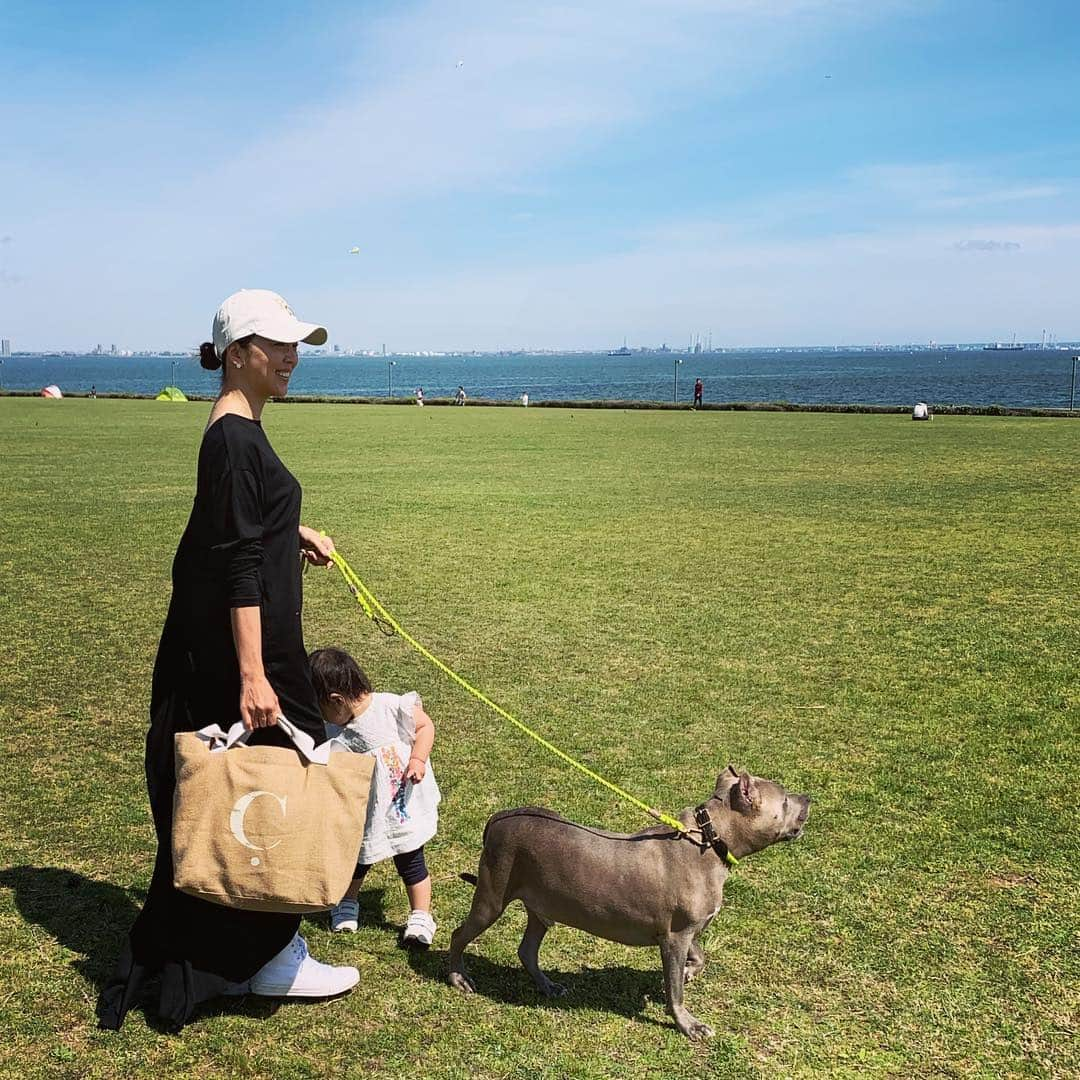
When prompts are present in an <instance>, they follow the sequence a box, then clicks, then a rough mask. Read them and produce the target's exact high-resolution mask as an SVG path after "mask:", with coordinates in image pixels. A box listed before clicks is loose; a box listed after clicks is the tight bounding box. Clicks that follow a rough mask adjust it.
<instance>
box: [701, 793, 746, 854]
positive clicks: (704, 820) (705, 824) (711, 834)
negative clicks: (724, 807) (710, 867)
mask: <svg viewBox="0 0 1080 1080" xmlns="http://www.w3.org/2000/svg"><path fill="white" fill-rule="evenodd" d="M694 820H695V821H696V822H697V826H698V828H699V829H700V830H701V840H702V843H703V845H704V846H705V847H710V848H712V849H713V851H715V852H716V854H717V855H718V856H719V857H720V858H721V859H723V860H724V862H726V863H727V864H728V866H731V867H734V866H737V865H738V863H739V860H738V859H736V858H735V856H734V855H732V854H731V851H730V850H729V848H728V846H727V844H725V843H724V841H723V840H721V839H720V837H719V836H718V835H717V832H716V829H715V827H714V826H713V823H712V815H711V814H710V813H709V808H708V807H707V806H706V805H705V804H704V803H702V804H701V805H700V806H697V807H695V808H694Z"/></svg>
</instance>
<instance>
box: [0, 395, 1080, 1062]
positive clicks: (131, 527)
mask: <svg viewBox="0 0 1080 1080" xmlns="http://www.w3.org/2000/svg"><path fill="white" fill-rule="evenodd" d="M206 413H207V406H206V405H205V404H194V403H192V404H188V405H176V404H158V403H154V402H134V401H105V400H99V401H89V400H66V401H62V402H50V401H42V400H36V399H19V400H13V399H2V398H0V477H2V489H0V512H2V522H3V529H2V532H0V635H2V641H3V644H4V658H3V666H2V668H0V723H2V724H3V729H2V730H3V733H4V738H3V750H4V753H3V757H2V758H0V976H2V981H0V1074H3V1075H18V1076H36V1075H61V1076H65V1075H67V1076H80V1077H81V1076H121V1075H123V1076H127V1075H139V1076H147V1077H156V1076H166V1075H192V1076H198V1077H200V1080H211V1078H217V1077H246V1076H266V1077H276V1078H285V1077H309V1076H324V1075H332V1076H350V1077H351V1076H356V1077H361V1076H364V1077H366V1076H380V1077H383V1076H385V1077H402V1076H412V1075H420V1076H432V1077H435V1076H437V1077H458V1076H470V1075H472V1076H481V1077H515V1078H517V1077H520V1078H525V1077H539V1076H551V1077H560V1076H569V1077H620V1078H625V1077H645V1076H657V1077H661V1076H663V1077H668V1076H686V1077H697V1076H710V1077H713V1076H715V1077H726V1076H733V1077H749V1076H783V1077H788V1076H802V1077H818V1076H852V1077H854V1076H860V1077H862V1076H869V1077H875V1076H957V1077H968V1076H995V1077H996V1076H1067V1075H1076V1073H1077V1070H1078V1069H1080V1052H1078V1031H1077V1026H1078V1021H1077V1015H1078V1010H1080V991H1078V986H1080V961H1078V955H1080V941H1078V929H1080V887H1078V869H1077V867H1078V856H1080V841H1078V837H1080V831H1078V829H1077V796H1076V777H1077V765H1078V754H1077V750H1076V743H1077V733H1078V726H1080V725H1078V722H1077V721H1078V708H1077V704H1078V702H1077V686H1078V648H1077V645H1078V633H1077V631H1078V623H1080V618H1078V609H1077V591H1078V590H1077V585H1078V570H1077V567H1078V565H1080V550H1078V549H1080V543H1078V522H1080V498H1078V483H1080V427H1078V426H1077V425H1076V424H1075V423H1073V422H1070V421H1068V420H1038V419H1026V418H961V417H949V418H939V419H938V420H936V421H935V422H934V423H932V424H913V423H911V422H910V421H909V420H907V419H906V418H905V417H900V416H880V415H879V416H862V415H831V414H783V413H780V414H777V413H708V414H701V413H698V414H692V413H677V414H674V413H660V412H640V411H635V412H629V411H627V412H624V411H616V410H612V411H606V410H586V411H580V412H578V411H569V410H542V409H529V410H524V409H518V410H512V409H476V410H470V409H450V408H442V409H437V408H428V409H409V408H402V407H380V406H365V407H350V406H336V405H298V404H297V405H289V406H271V407H270V408H269V409H268V411H267V414H266V416H265V418H264V420H265V426H266V428H267V431H268V433H269V435H270V437H271V440H272V441H273V443H274V445H275V447H276V449H277V450H278V452H279V453H280V454H281V456H282V458H283V459H284V460H285V462H286V463H287V464H288V465H289V466H290V468H291V469H292V471H293V472H294V473H295V475H296V476H297V477H298V478H299V480H300V481H301V483H302V484H303V486H304V507H305V514H304V519H305V521H306V522H307V523H308V524H312V525H317V526H320V527H322V528H324V529H325V530H326V531H327V532H329V533H330V534H331V535H332V536H333V537H334V539H335V541H336V542H337V544H338V546H339V547H340V548H341V550H342V551H343V553H344V554H345V555H346V557H347V558H348V559H349V561H350V562H351V563H352V565H353V566H354V567H355V569H356V570H357V571H358V573H359V574H360V576H361V577H362V578H363V579H364V580H365V582H366V583H367V584H368V585H369V586H370V587H371V588H372V589H373V591H374V592H375V593H376V595H378V596H379V597H380V598H381V599H382V601H383V603H384V604H386V605H387V607H388V608H389V609H390V610H391V611H392V612H393V613H394V614H395V615H396V617H397V618H398V619H399V620H400V621H401V622H402V624H403V625H404V626H405V627H406V629H408V630H409V631H410V632H411V633H413V634H415V635H416V637H418V638H419V639H420V640H421V641H423V642H424V643H425V644H427V645H428V646H429V647H430V648H431V649H432V650H433V651H434V652H435V653H437V654H438V655H440V656H441V657H443V658H444V659H445V660H446V661H447V662H448V663H450V664H451V666H453V667H456V668H457V669H458V670H459V671H461V672H462V674H464V675H465V676H466V677H467V678H470V679H471V680H472V681H474V682H475V683H476V684H477V685H478V686H479V687H481V688H482V689H483V690H485V691H486V692H487V693H488V694H489V695H490V696H491V697H493V698H494V699H495V700H496V701H498V702H500V703H501V704H502V705H504V706H505V707H506V708H508V709H510V710H511V711H512V712H514V713H516V714H517V715H519V716H520V717H521V718H522V719H523V720H524V721H525V722H527V723H530V724H532V725H534V726H535V727H537V728H539V729H541V730H542V731H543V732H544V733H546V734H548V735H549V736H551V737H552V738H553V739H554V740H555V741H556V742H558V743H559V744H560V745H562V746H563V747H564V748H565V749H566V750H567V751H569V752H570V753H572V754H575V755H577V756H580V757H581V758H583V759H584V760H585V761H586V762H588V763H589V764H590V765H591V766H592V767H594V768H596V769H597V770H599V771H600V772H602V773H604V774H605V775H607V776H609V777H610V778H612V779H613V780H615V781H616V782H617V783H620V784H622V785H623V786H624V787H626V788H627V789H629V790H630V791H632V792H634V793H635V794H637V795H639V796H640V797H642V798H644V799H645V800H646V801H648V802H651V803H653V804H655V805H658V806H661V807H662V808H664V809H665V810H668V811H673V810H675V811H677V810H679V809H680V808H682V807H683V806H686V805H688V804H691V803H695V802H697V801H699V800H700V799H701V798H702V797H703V796H705V795H706V794H707V793H708V792H710V791H711V789H712V785H713V782H714V779H715V776H716V774H717V772H718V771H720V769H722V768H723V767H724V765H725V764H726V763H727V762H728V761H733V762H736V763H738V764H739V765H741V766H745V767H746V768H749V769H750V770H751V771H753V772H755V773H758V774H760V775H765V776H770V777H775V778H777V779H779V780H781V781H782V782H783V783H784V784H785V785H787V786H788V787H790V788H792V789H795V790H798V791H809V792H810V793H811V794H812V795H813V797H814V806H813V810H812V813H811V818H810V823H809V827H808V829H807V832H806V835H805V837H804V838H803V839H802V840H801V841H800V842H799V843H797V844H791V845H782V846H780V847H776V848H772V849H770V850H768V851H766V852H763V853H761V854H759V855H758V856H755V857H753V858H751V859H748V860H746V861H744V862H743V863H742V864H741V865H740V867H739V869H738V871H737V872H736V873H735V875H734V876H733V878H732V879H731V881H730V882H729V885H728V890H727V896H726V905H725V908H724V910H723V911H722V912H721V914H720V916H719V917H718V918H717V919H716V921H715V922H714V924H713V926H712V928H711V929H710V931H709V933H708V934H707V937H706V949H707V952H708V955H709V964H708V966H707V967H706V969H705V971H704V973H703V974H702V976H701V977H700V979H699V980H698V981H696V982H695V983H694V984H693V985H692V986H691V987H690V989H689V991H688V994H687V1003H688V1005H689V1007H690V1008H691V1010H692V1011H693V1012H695V1013H696V1014H697V1015H698V1016H699V1017H700V1018H701V1019H702V1020H704V1021H706V1022H707V1023H709V1024H711V1025H712V1026H713V1027H715V1028H716V1030H717V1033H718V1034H717V1037H716V1039H715V1040H714V1041H713V1042H712V1043H711V1044H710V1045H709V1046H707V1047H694V1046H692V1045H691V1044H689V1043H688V1042H687V1041H686V1040H684V1039H683V1038H682V1037H681V1036H679V1035H678V1034H677V1033H676V1032H675V1030H674V1028H673V1027H672V1025H671V1023H670V1021H669V1020H668V1018H667V1016H666V1015H665V1012H664V1007H663V989H662V983H661V975H660V965H659V956H658V953H657V952H656V951H655V950H632V949H628V948H624V947H622V946H619V945H615V944H612V943H609V942H604V941H599V940H597V939H594V938H590V937H588V936H586V935H584V934H581V933H579V932H577V931H574V930H569V929H565V928H560V929H557V930H555V931H554V932H553V933H552V934H551V935H549V937H548V939H547V941H546V942H545V946H544V950H543V952H542V954H541V959H542V962H543V963H544V964H545V966H546V967H547V969H548V970H550V971H551V972H553V973H554V974H555V976H556V977H557V978H558V979H559V981H562V982H565V983H566V984H567V985H568V986H569V988H570V993H569V995H568V996H567V997H566V998H564V999H561V1000H559V1001H556V1002H554V1003H549V1002H546V1001H543V1000H541V999H540V998H539V996H538V994H537V992H536V991H535V990H534V988H533V985H532V982H531V980H530V979H529V977H528V976H527V975H526V974H525V972H524V971H523V970H521V969H520V967H519V966H518V963H517V958H516V947H517V941H518V938H519V936H520V933H521V930H522V928H523V925H524V915H523V913H522V912H521V911H520V909H519V908H517V907H516V906H515V908H513V909H511V910H510V911H508V912H507V914H506V916H505V917H504V919H503V921H502V922H500V923H499V924H497V925H496V926H495V927H493V928H492V929H491V930H490V931H489V932H488V933H487V934H485V935H484V936H482V937H481V938H480V939H479V940H478V942H477V943H476V944H475V945H474V946H473V948H472V949H471V950H470V956H471V971H472V973H473V975H474V976H475V977H476V980H477V982H478V984H479V989H480V993H479V994H477V995H476V996H475V997H473V998H464V997H461V996H459V995H458V994H457V993H456V992H454V991H453V990H452V989H451V988H450V987H449V986H447V985H446V983H445V982H444V971H445V965H446V949H447V944H448V940H449V934H450V931H451V930H452V929H453V928H454V926H456V925H457V923H458V922H459V921H460V919H461V918H462V917H463V916H464V914H465V912H466V911H467V910H468V906H469V903H470V898H471V890H470V888H469V886H468V885H466V884H465V883H464V882H462V881H460V880H459V879H458V876H457V875H458V873H459V872H460V871H462V870H474V869H475V864H476V859H477V855H478V853H479V845H480V836H481V831H482V828H483V823H484V821H485V819H486V817H487V816H488V815H489V814H490V813H491V812H492V811H494V810H496V809H500V808H504V807H509V806H515V805H521V804H525V803H541V804H544V805H547V806H550V807H553V808H555V809H558V810H560V811H561V812H563V813H565V814H566V815H568V816H570V817H572V818H575V819H577V820H579V821H583V822H588V823H592V824H596V825H600V826H603V827H606V828H613V829H625V830H632V829H636V828H638V827H642V826H644V825H645V824H647V821H644V820H643V819H642V818H641V817H640V815H639V814H638V812H637V811H635V810H634V809H633V808H632V807H630V806H627V805H625V804H623V803H620V802H619V801H618V800H617V799H616V798H615V797H614V796H612V795H610V794H609V793H608V792H607V791H605V790H604V789H602V788H600V787H598V786H595V785H593V784H592V783H591V782H590V781H588V780H587V779H586V778H584V777H581V776H580V775H578V774H576V773H572V772H570V771H568V770H567V768H566V767H565V766H563V765H562V764H561V763H560V762H558V761H557V760H556V759H554V758H552V757H550V756H548V755H547V754H546V752H545V751H543V750H542V749H540V748H539V747H536V746H534V745H533V744H531V743H530V742H529V741H528V740H526V739H525V738H524V736H522V735H520V734H519V733H518V732H517V731H515V730H514V729H513V728H511V727H509V726H508V725H506V724H505V722H504V721H502V720H500V719H499V718H498V717H497V716H495V715H493V714H491V713H490V712H488V711H487V710H485V708H484V707H483V706H482V705H480V704H479V703H478V702H476V701H474V700H473V699H472V698H470V697H468V696H467V695H465V694H464V693H463V692H462V691H460V690H459V689H458V688H456V687H455V686H454V685H453V684H452V683H450V682H449V681H448V680H447V679H446V678H445V677H443V676H441V675H440V674H439V673H438V672H437V671H435V670H434V669H432V668H431V667H429V666H428V665H427V664H426V662H425V661H424V660H422V659H421V658H420V657H418V656H417V655H415V654H414V653H412V652H411V650H410V649H409V648H408V646H406V645H405V644H404V643H403V642H401V641H400V640H397V639H388V638H386V637H384V636H382V635H381V634H379V633H378V632H377V631H376V630H375V629H374V628H373V627H372V626H371V625H370V624H369V623H368V622H367V621H366V620H364V619H363V618H362V616H361V613H360V610H359V608H358V607H357V605H356V604H355V602H354V601H353V600H352V598H351V597H350V596H349V594H348V593H347V592H346V590H345V588H344V586H343V584H342V582H341V580H340V578H339V577H338V576H337V574H336V572H334V573H327V572H312V573H309V574H308V575H307V578H306V583H305V590H306V593H305V627H306V634H307V640H308V644H309V646H311V647H315V646H317V645H328V644H335V645H340V646H343V647H345V648H348V649H349V650H351V651H352V652H354V653H355V655H357V657H358V658H359V659H360V660H361V662H362V663H363V664H364V666H365V667H366V668H367V669H368V671H369V672H370V673H371V674H372V676H373V678H374V680H375V682H376V686H377V687H381V688H383V689H388V690H395V691H398V692H404V691H406V690H410V689H416V690H419V691H420V692H421V693H422V695H423V697H424V700H425V704H426V705H427V708H428V711H429V712H430V713H431V715H432V717H433V718H434V720H435V724H436V730H437V737H436V743H435V752H434V756H433V760H434V763H435V769H436V773H437V775H438V778H439V783H440V785H441V787H442V789H443V795H444V800H443V804H442V808H441V810H442V814H441V828H440V832H439V835H438V837H437V838H436V839H435V840H434V841H433V842H432V843H431V845H430V846H429V864H430V866H431V869H432V872H433V876H434V881H435V908H436V912H435V913H436V916H437V918H438V920H439V923H440V929H439V934H438V936H437V938H436V943H435V946H434V947H433V949H432V950H431V952H430V953H428V954H427V955H419V956H417V955H410V954H407V953H406V952H404V951H402V950H400V949H399V948H398V947H397V945H396V936H395V931H396V928H397V927H399V926H400V925H401V924H402V923H403V921H404V918H405V915H406V914H407V912H406V903H405V895H404V890H403V889H402V887H401V886H400V883H399V882H398V881H397V878H396V876H395V875H394V873H393V868H392V867H391V866H390V865H386V866H380V867H379V868H378V869H377V870H375V871H373V872H372V874H371V875H370V876H369V878H368V881H367V883H366V886H365V892H364V893H363V894H362V898H361V899H362V916H363V919H364V925H363V927H362V929H361V932H360V933H359V934H356V935H352V936H348V935H334V936H331V935H330V933H329V931H328V928H327V925H326V923H325V920H324V919H320V918H314V919H310V920H307V921H306V922H305V926H304V931H303V932H304V933H305V935H306V936H307V937H308V939H309V941H310V943H311V945H312V950H313V952H314V953H315V954H316V955H317V956H318V957H319V958H321V959H325V960H330V961H335V962H341V963H352V964H356V965H358V966H359V967H360V969H361V972H362V980H361V983H360V986H359V987H358V988H357V990H356V991H355V992H354V993H353V994H351V995H349V996H347V997H345V998H343V999H341V1000H338V1001H334V1002H330V1003H324V1004H315V1005H292V1004H289V1005H277V1004H275V1003H273V1002H267V1001H261V1000H258V999H251V998H249V999H246V1000H242V1001H231V1002H228V1003H225V1004H222V1005H221V1006H220V1007H213V1008H209V1009H207V1010H206V1011H205V1012H204V1013H202V1014H200V1017H199V1019H198V1020H197V1021H196V1022H195V1023H193V1024H192V1025H191V1026H190V1027H188V1028H187V1029H186V1030H185V1031H184V1032H183V1034H182V1035H181V1036H179V1037H170V1036H167V1035H163V1034H160V1033H158V1032H157V1031H155V1030H154V1029H153V1028H152V1027H150V1026H148V1025H147V1023H146V1020H145V1018H144V1016H143V1014H142V1012H141V1011H134V1012H133V1013H132V1014H131V1015H130V1016H129V1019H128V1022H127V1024H126V1026H125V1027H124V1029H123V1030H122V1031H121V1032H119V1033H105V1032H99V1031H97V1030H96V1029H95V1027H94V1018H93V1005H94V1001H95V999H96V996H97V992H98V987H99V985H100V984H101V981H102V980H103V978H104V977H105V976H106V975H107V973H108V971H109V970H110V969H111V966H112V964H113V961H114V959H115V956H116V954H117V952H118V951H119V948H120V943H121V941H122V939H123V937H124V935H125V934H126V932H127V929H128V926H129V925H130V922H131V920H132V918H133V917H134V914H135V912H136V910H137V907H138V905H139V904H140V903H141V897H142V894H143V890H144V889H145V887H146V884H147V882H148V880H149V876H150V870H151V861H152V855H153V831H152V827H151V822H150V815H149V810H148V807H147V804H146V796H145V792H144V789H143V777H142V740H143V736H144V731H145V728H146V723H147V717H146V706H147V698H148V693H149V681H150V670H151V666H152V663H153V658H154V652H155V649H156V646H157V637H158V634H159V633H160V629H161V625H162V621H163V618H164V613H165V608H166V605H167V603H168V597H169V588H170V585H169V569H170V563H171V559H172V555H173V551H174V549H175V546H176V543H177V541H178V539H179V536H180V533H181V530H182V528H183V526H184V523H185V521H186V518H187V514H188V511H189V508H190V505H191V498H192V495H193V493H194V467H195V458H196V453H197V447H198V441H199V437H200V434H201V431H202V426H203V423H204V422H205V418H206Z"/></svg>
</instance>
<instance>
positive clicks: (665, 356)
mask: <svg viewBox="0 0 1080 1080" xmlns="http://www.w3.org/2000/svg"><path fill="white" fill-rule="evenodd" d="M1072 356H1073V353H1072V352H1068V351H1058V350H1040V349H1026V350H1024V351H1023V352H983V351H981V350H977V351H951V352H944V351H937V352H899V351H888V352H884V351H883V352H856V351H836V352H818V351H813V352H797V351H791V352H774V351H767V350H747V351H741V352H726V353H709V354H702V355H696V356H688V355H686V354H682V355H681V356H680V355H676V354H672V353H635V354H634V355H632V356H618V357H616V356H607V355H605V354H602V353H584V354H583V353H573V354H562V355H547V354H545V355H528V354H522V355H514V356H493V355H483V356H445V357H415V356H391V357H386V358H385V359H384V358H383V357H354V356H310V355H309V356H303V357H302V359H301V362H300V365H299V367H298V368H297V371H296V373H295V374H294V375H293V378H292V382H291V384H290V396H295V395H304V394H326V395H346V396H362V397H368V396H384V395H386V394H387V392H388V390H392V392H393V394H394V396H398V397H400V396H404V395H407V394H412V393H414V392H415V390H416V387H418V386H422V387H423V388H424V394H425V396H426V397H428V398H434V397H449V396H452V395H453V393H454V392H455V391H456V390H457V387H458V385H459V384H461V385H463V386H464V387H465V390H466V392H467V393H468V395H469V397H472V398H492V399H495V400H512V399H515V398H518V397H520V396H521V394H523V393H528V394H529V397H530V400H531V401H532V402H539V401H545V400H555V401H568V400H569V401H573V400H615V401H672V400H673V399H674V398H675V394H676V387H675V383H676V377H677V378H678V400H679V401H685V402H689V401H690V400H691V399H692V397H693V385H694V379H695V378H701V380H702V382H703V383H704V388H705V401H706V402H725V401H789V402H793V403H798V404H867V405H902V406H908V405H911V404H912V403H914V402H915V401H927V402H930V403H931V404H932V405H938V406H941V405H1005V406H1012V407H1017V408H1022V407H1029V408H1058V409H1061V408H1068V406H1069V388H1070V378H1071V373H1072ZM679 360H681V361H682V363H681V364H677V363H676V361H679ZM170 382H171V383H175V385H177V386H179V387H180V388H181V389H182V390H184V391H185V392H186V393H189V394H213V393H215V392H216V390H217V387H218V384H219V379H218V373H216V372H208V371H205V370H204V369H203V368H201V367H200V366H199V362H198V359H197V358H194V357H184V358H175V360H174V359H170V358H169V357H158V356H132V357H111V356H34V357H24V356H15V357H7V358H5V359H4V360H3V362H2V364H0V384H2V386H3V387H4V388H6V389H9V390H39V389H41V387H43V386H46V385H47V384H49V383H56V384H58V385H59V386H60V388H61V389H62V390H67V391H71V392H85V391H87V390H89V389H90V388H91V386H94V387H96V388H97V391H98V392H99V393H107V392H110V391H111V392H121V393H130V394H156V393H157V392H158V391H159V390H160V389H161V387H162V386H164V385H166V384H168V383H170ZM1078 395H1080V388H1078Z"/></svg>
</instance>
